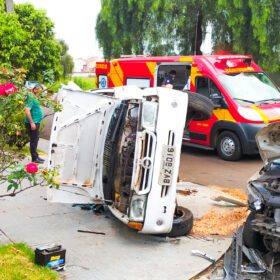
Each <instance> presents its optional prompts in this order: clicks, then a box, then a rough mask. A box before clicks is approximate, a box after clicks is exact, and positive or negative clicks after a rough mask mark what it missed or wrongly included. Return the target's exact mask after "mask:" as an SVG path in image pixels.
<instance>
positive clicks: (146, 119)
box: [142, 101, 158, 131]
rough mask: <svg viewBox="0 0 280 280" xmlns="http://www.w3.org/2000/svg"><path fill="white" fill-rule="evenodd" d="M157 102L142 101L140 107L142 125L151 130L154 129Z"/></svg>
mask: <svg viewBox="0 0 280 280" xmlns="http://www.w3.org/2000/svg"><path fill="white" fill-rule="evenodd" d="M157 111H158V103H157V102H152V101H144V102H143V109H142V126H143V127H144V128H146V129H149V130H151V131H155V129H156V121H157Z"/></svg>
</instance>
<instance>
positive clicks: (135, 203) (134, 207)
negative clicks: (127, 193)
mask: <svg viewBox="0 0 280 280" xmlns="http://www.w3.org/2000/svg"><path fill="white" fill-rule="evenodd" d="M146 200H147V197H146V196H145V195H133V196H132V199H131V201H130V211H129V220H130V221H134V222H143V221H144V214H145V208H146Z"/></svg>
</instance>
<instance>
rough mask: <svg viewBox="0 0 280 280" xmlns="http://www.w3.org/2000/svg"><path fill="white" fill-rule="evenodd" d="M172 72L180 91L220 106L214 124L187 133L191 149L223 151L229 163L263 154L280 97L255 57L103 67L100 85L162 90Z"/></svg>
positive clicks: (150, 60) (118, 62) (279, 114)
mask: <svg viewBox="0 0 280 280" xmlns="http://www.w3.org/2000/svg"><path fill="white" fill-rule="evenodd" d="M171 70H175V71H176V78H175V81H174V84H173V88H174V89H177V90H183V89H187V90H189V91H191V92H193V93H198V94H201V95H204V96H206V97H208V98H209V99H211V100H212V102H213V103H214V105H215V109H214V111H213V114H212V117H211V118H210V119H209V120H206V121H192V122H191V123H190V125H189V126H188V127H187V128H186V129H185V132H184V137H183V141H184V143H185V144H188V145H191V146H195V147H200V148H205V149H217V151H218V154H219V156H220V157H221V158H223V159H225V160H238V159H240V158H241V156H242V155H243V154H255V153H258V149H257V145H256V141H255V135H256V133H257V132H258V131H259V130H260V129H261V128H262V127H264V126H266V125H267V124H268V123H271V122H276V121H279V120H280V91H279V89H278V87H277V86H276V85H275V83H274V82H273V81H272V80H271V79H270V78H269V77H268V76H267V74H266V73H265V72H264V71H263V70H262V69H261V68H260V67H259V66H258V65H257V64H256V63H255V62H254V61H253V60H252V57H251V56H249V55H208V56H170V57H167V56H166V57H145V56H143V57H130V58H120V59H115V60H112V61H110V62H97V64H96V78H97V85H98V87H99V88H108V87H117V86H122V85H137V86H140V87H157V86H161V85H162V83H163V80H164V78H165V77H166V76H167V75H168V73H169V72H170V71H171ZM174 122H176V120H174Z"/></svg>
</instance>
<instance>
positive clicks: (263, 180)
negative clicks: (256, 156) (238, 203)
mask: <svg viewBox="0 0 280 280" xmlns="http://www.w3.org/2000/svg"><path fill="white" fill-rule="evenodd" d="M256 140H257V143H258V147H259V151H260V155H261V157H262V159H263V161H264V166H263V168H262V169H261V170H260V172H259V173H258V174H256V175H255V176H253V177H252V178H251V179H250V181H249V183H248V203H249V207H250V210H251V213H250V215H249V216H248V218H247V220H246V222H245V224H244V226H242V227H240V228H239V229H238V231H237V232H236V233H235V235H234V238H233V243H232V245H231V248H230V250H228V252H227V253H226V255H225V260H224V261H225V263H224V269H225V273H226V276H225V279H230V280H233V279H267V280H268V279H280V123H279V122H278V123H273V124H270V125H269V126H267V127H265V128H263V129H262V130H261V131H259V133H258V134H257V136H256Z"/></svg>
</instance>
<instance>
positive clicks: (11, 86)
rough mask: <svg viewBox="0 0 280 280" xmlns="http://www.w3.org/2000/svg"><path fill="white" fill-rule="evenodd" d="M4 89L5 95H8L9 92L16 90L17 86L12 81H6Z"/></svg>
mask: <svg viewBox="0 0 280 280" xmlns="http://www.w3.org/2000/svg"><path fill="white" fill-rule="evenodd" d="M4 90H5V93H6V95H9V94H13V93H14V92H15V91H17V87H16V86H15V85H14V84H12V83H9V82H7V83H6V84H5V85H4Z"/></svg>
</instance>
